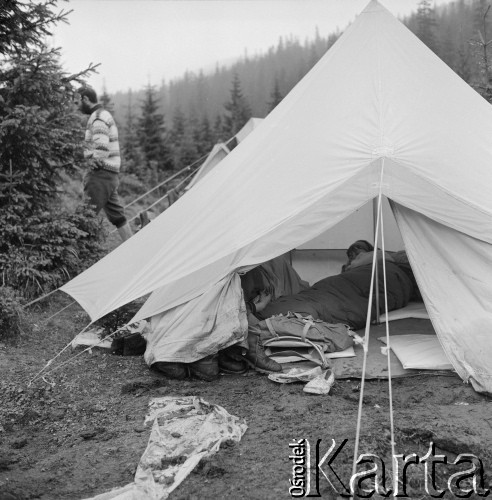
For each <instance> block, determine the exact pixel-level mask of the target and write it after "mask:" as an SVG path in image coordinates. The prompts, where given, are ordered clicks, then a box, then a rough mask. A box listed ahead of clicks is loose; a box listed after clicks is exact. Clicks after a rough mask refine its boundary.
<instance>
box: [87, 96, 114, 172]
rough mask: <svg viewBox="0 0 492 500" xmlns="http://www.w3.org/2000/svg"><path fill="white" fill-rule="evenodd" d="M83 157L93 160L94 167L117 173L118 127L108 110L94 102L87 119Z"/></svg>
mask: <svg viewBox="0 0 492 500" xmlns="http://www.w3.org/2000/svg"><path fill="white" fill-rule="evenodd" d="M85 141H86V149H85V151H84V157H85V158H91V159H92V160H93V161H94V168H102V169H104V170H109V171H110V172H116V173H118V172H119V171H120V166H121V158H120V143H119V142H118V128H117V127H116V123H115V122H114V119H113V117H112V116H111V113H110V112H109V111H106V110H105V109H104V108H103V107H102V106H101V104H96V106H94V108H93V112H92V114H91V115H90V116H89V120H88V121H87V128H86V131H85Z"/></svg>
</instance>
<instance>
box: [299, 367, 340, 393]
mask: <svg viewBox="0 0 492 500" xmlns="http://www.w3.org/2000/svg"><path fill="white" fill-rule="evenodd" d="M334 383H335V374H334V373H333V371H332V370H330V369H328V370H325V371H324V372H323V373H321V374H320V375H318V376H317V377H315V378H313V379H312V380H311V381H309V382H308V383H307V384H306V385H305V386H304V389H303V391H304V392H308V393H310V394H328V393H329V392H330V389H331V386H332V385H333V384H334Z"/></svg>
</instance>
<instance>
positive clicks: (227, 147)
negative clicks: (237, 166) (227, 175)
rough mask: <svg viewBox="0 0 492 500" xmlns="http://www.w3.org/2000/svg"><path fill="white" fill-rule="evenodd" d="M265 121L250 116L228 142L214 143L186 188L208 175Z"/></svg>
mask: <svg viewBox="0 0 492 500" xmlns="http://www.w3.org/2000/svg"><path fill="white" fill-rule="evenodd" d="M262 121H263V119H262V118H250V119H249V120H248V121H247V122H246V123H245V124H244V126H243V127H242V128H241V130H239V132H238V133H237V134H236V135H235V136H234V137H232V138H231V139H229V140H228V141H227V142H225V143H224V142H219V143H217V144H215V145H214V147H213V148H212V150H211V151H210V153H209V154H208V155H207V157H206V158H205V161H204V162H203V163H202V164H201V166H200V168H199V169H198V171H197V172H196V174H195V175H194V176H193V179H191V182H190V183H189V184H188V186H187V187H186V189H190V188H191V187H193V186H194V185H195V184H196V183H197V182H198V181H199V180H200V179H202V178H203V177H204V176H205V175H207V174H208V173H209V172H210V170H212V169H213V168H214V167H215V166H216V165H217V164H218V163H219V162H220V161H221V160H223V159H224V158H225V157H226V156H227V155H228V154H229V153H230V152H231V151H232V150H233V149H234V148H235V147H236V146H237V145H238V144H239V143H240V142H242V141H243V140H244V139H245V138H246V137H247V136H248V135H249V134H250V132H252V131H253V130H254V129H255V128H256V126H257V125H259V124H260V123H261V122H262Z"/></svg>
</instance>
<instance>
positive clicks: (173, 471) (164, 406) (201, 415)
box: [92, 396, 247, 500]
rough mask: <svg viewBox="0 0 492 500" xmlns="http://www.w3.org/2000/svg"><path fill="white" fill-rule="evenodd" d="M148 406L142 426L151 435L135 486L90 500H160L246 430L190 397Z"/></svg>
mask: <svg viewBox="0 0 492 500" xmlns="http://www.w3.org/2000/svg"><path fill="white" fill-rule="evenodd" d="M149 406H150V409H149V414H148V415H147V417H146V418H145V423H146V424H151V425H152V430H151V433H150V437H149V442H148V445H147V448H146V450H145V452H144V453H143V455H142V457H141V459H140V462H139V464H138V467H137V471H136V473H135V480H134V482H133V483H131V484H128V485H127V486H124V487H123V488H118V489H116V490H112V491H110V492H107V493H103V494H101V495H97V496H95V497H92V500H164V499H166V498H168V496H169V494H170V493H171V492H172V491H173V490H175V489H176V488H177V487H178V486H179V485H180V484H181V483H182V482H183V480H184V479H185V478H186V477H187V476H188V475H189V474H190V473H191V471H192V470H193V469H194V468H195V467H196V465H197V464H198V463H199V462H200V460H201V459H202V458H204V457H208V456H211V455H213V454H215V453H216V452H217V451H218V450H219V448H220V445H221V444H222V443H224V442H227V441H236V442H239V441H240V440H241V438H242V436H243V434H244V433H245V432H246V429H247V425H246V423H245V422H244V421H241V420H240V419H239V418H238V417H235V416H233V415H230V414H229V413H228V412H227V411H226V410H225V409H224V408H222V407H221V406H217V405H213V404H210V403H207V402H206V401H204V400H203V399H201V398H197V397H194V396H188V397H181V398H180V397H170V396H168V397H162V398H155V399H152V400H151V402H150V405H149Z"/></svg>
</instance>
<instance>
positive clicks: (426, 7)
mask: <svg viewBox="0 0 492 500" xmlns="http://www.w3.org/2000/svg"><path fill="white" fill-rule="evenodd" d="M436 27H437V22H436V17H435V12H434V9H433V7H432V6H431V2H430V0H420V2H419V3H418V8H417V32H416V35H417V36H418V37H419V38H420V40H422V42H424V43H425V44H426V45H427V47H429V49H431V50H433V51H434V52H435V53H436V54H437V53H438V51H439V47H438V42H437V37H436Z"/></svg>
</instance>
